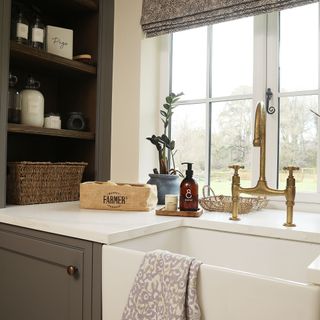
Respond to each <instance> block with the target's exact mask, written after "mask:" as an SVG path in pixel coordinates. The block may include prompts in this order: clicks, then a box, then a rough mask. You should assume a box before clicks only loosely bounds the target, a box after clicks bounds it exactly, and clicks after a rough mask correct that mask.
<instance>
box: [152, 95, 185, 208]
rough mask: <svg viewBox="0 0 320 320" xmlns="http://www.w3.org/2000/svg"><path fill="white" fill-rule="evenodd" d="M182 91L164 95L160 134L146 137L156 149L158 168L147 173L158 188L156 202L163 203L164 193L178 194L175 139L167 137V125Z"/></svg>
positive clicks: (178, 173)
mask: <svg viewBox="0 0 320 320" xmlns="http://www.w3.org/2000/svg"><path fill="white" fill-rule="evenodd" d="M182 95H183V93H182V92H181V93H178V94H175V93H173V92H172V93H170V94H169V95H168V96H167V97H166V101H165V103H164V104H163V108H162V109H161V110H160V118H161V120H162V123H163V133H162V135H159V136H156V135H152V136H151V137H147V140H149V141H150V142H151V143H152V144H153V145H154V146H155V147H156V149H157V152H158V161H159V170H158V169H156V168H155V169H153V172H154V173H153V174H149V176H150V179H149V181H148V183H149V184H155V185H157V188H158V203H159V204H164V198H165V195H166V194H179V187H180V181H179V175H180V172H179V171H178V170H176V168H175V162H174V155H175V151H174V148H175V141H174V140H170V138H169V137H168V126H169V124H170V121H171V117H172V115H173V109H174V108H175V104H176V103H177V102H178V101H179V99H180V97H181V96H182ZM170 157H171V163H172V168H171V169H170V168H169V163H170V161H169V159H170Z"/></svg>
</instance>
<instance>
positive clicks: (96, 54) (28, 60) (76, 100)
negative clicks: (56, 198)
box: [0, 0, 114, 208]
mask: <svg viewBox="0 0 320 320" xmlns="http://www.w3.org/2000/svg"><path fill="white" fill-rule="evenodd" d="M0 8H1V9H0V208H2V207H4V206H6V175H7V162H10V161H36V162H39V161H45V162H46V161H51V162H70V161H71V162H87V163H88V166H87V167H86V169H85V172H84V180H107V179H109V178H110V149H111V146H110V145H111V141H110V136H111V98H112V61H113V34H114V32H113V28H114V25H113V21H114V0H47V1H43V0H0ZM20 10H22V11H23V12H24V13H25V16H26V18H27V19H28V21H29V28H30V26H31V24H32V22H33V20H34V15H35V12H39V14H40V17H41V21H42V22H43V23H44V25H52V26H57V27H61V28H66V29H71V30H73V55H79V54H84V53H88V54H90V55H91V56H92V57H93V61H95V65H90V64H85V63H82V62H79V61H73V60H70V59H66V58H63V57H60V56H57V55H54V54H50V53H48V52H46V51H45V50H38V49H34V48H32V47H30V46H27V45H22V44H18V43H16V42H15V41H14V40H10V38H11V39H12V38H13V35H12V30H14V29H12V27H13V26H14V17H16V16H17V13H18V12H19V11H20ZM9 72H11V73H12V74H13V75H15V76H17V78H18V83H17V85H16V90H17V91H21V90H24V89H25V84H26V80H27V78H28V76H29V75H32V76H33V77H34V79H36V80H37V81H39V82H40V84H41V86H40V89H39V90H40V91H41V93H42V94H43V96H44V114H50V113H54V114H59V115H60V116H61V119H62V120H63V121H62V124H64V123H65V119H67V118H68V114H69V113H71V112H81V113H82V114H83V116H84V119H85V121H86V128H87V131H74V130H67V129H65V127H64V126H62V129H48V128H38V127H32V126H26V125H23V124H13V123H7V119H8V117H7V116H8V96H7V93H8V86H9V83H8V78H9V77H8V75H9Z"/></svg>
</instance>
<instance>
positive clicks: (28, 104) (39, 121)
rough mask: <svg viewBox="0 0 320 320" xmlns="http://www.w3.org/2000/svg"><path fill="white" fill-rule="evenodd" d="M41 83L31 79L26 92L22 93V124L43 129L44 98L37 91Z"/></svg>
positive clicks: (28, 81)
mask: <svg viewBox="0 0 320 320" xmlns="http://www.w3.org/2000/svg"><path fill="white" fill-rule="evenodd" d="M39 88H40V82H39V81H35V80H34V78H32V77H29V78H28V80H27V84H26V87H25V89H24V90H22V91H21V92H20V106H21V123H22V124H25V125H29V126H34V127H43V123H44V97H43V95H42V93H41V92H40V91H39V90H37V89H39Z"/></svg>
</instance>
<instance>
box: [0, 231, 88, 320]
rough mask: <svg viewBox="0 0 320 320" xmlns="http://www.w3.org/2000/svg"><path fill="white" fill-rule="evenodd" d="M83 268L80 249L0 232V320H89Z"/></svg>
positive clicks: (83, 263)
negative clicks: (85, 305) (70, 267)
mask: <svg viewBox="0 0 320 320" xmlns="http://www.w3.org/2000/svg"><path fill="white" fill-rule="evenodd" d="M84 265H85V262H84V251H83V250H82V249H81V248H77V247H73V246H68V245H64V244H61V243H55V242H52V241H48V240H45V239H39V238H36V237H32V236H30V235H28V236H27V235H25V234H19V233H14V232H8V231H4V230H1V229H0V310H1V311H0V314H1V315H0V318H1V319H8V320H9V319H10V320H21V319H25V320H44V319H45V320H64V319H65V320H80V319H89V318H91V317H90V316H89V318H88V317H86V316H84V311H83V304H84V302H83V300H84ZM69 266H74V267H76V268H77V271H76V273H75V274H74V275H70V274H69V273H70V269H69V273H68V267H69ZM89 287H90V289H91V285H90V286H89Z"/></svg>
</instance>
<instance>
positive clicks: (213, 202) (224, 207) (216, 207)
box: [199, 186, 268, 214]
mask: <svg viewBox="0 0 320 320" xmlns="http://www.w3.org/2000/svg"><path fill="white" fill-rule="evenodd" d="M206 190H208V195H206V194H205V191H206ZM210 191H211V192H212V194H213V196H210ZM199 203H200V205H201V207H202V208H203V209H205V210H208V211H216V212H232V197H230V196H224V195H219V196H216V195H215V194H214V191H213V190H212V189H211V188H210V187H209V186H204V187H203V198H202V199H200V200H199ZM267 204H268V200H267V199H266V198H265V197H255V198H254V197H252V198H249V197H248V198H247V197H239V213H240V214H241V213H248V212H250V211H253V210H260V209H262V208H265V207H266V206H267Z"/></svg>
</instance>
